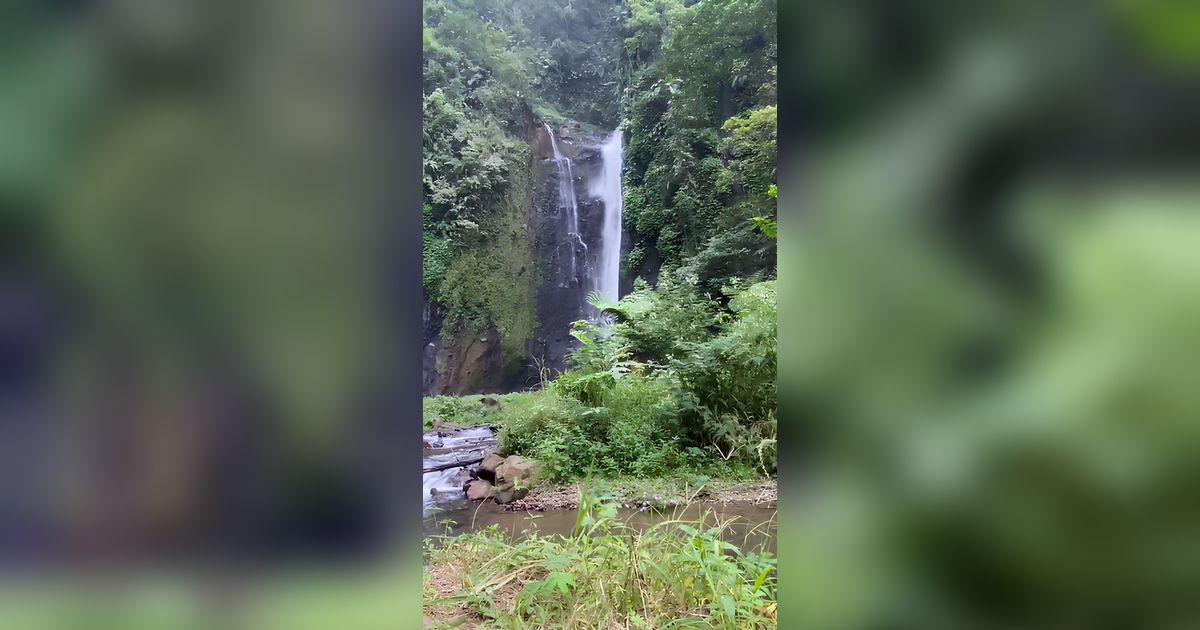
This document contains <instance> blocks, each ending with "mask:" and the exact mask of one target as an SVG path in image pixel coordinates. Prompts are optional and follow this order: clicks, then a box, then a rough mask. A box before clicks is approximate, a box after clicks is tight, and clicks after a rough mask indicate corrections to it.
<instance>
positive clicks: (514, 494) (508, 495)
mask: <svg viewBox="0 0 1200 630" xmlns="http://www.w3.org/2000/svg"><path fill="white" fill-rule="evenodd" d="M528 494H529V488H527V487H525V486H521V487H517V485H516V484H515V483H512V482H509V483H506V484H504V485H501V486H496V488H495V492H493V493H492V496H494V497H495V499H496V503H501V504H503V503H512V502H513V501H516V500H517V499H524V498H525V496H526V495H528Z"/></svg>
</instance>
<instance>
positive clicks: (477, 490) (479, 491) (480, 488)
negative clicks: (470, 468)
mask: <svg viewBox="0 0 1200 630" xmlns="http://www.w3.org/2000/svg"><path fill="white" fill-rule="evenodd" d="M490 496H492V484H491V483H489V482H487V481H484V480H482V479H477V480H475V481H472V482H471V483H469V484H467V498H468V499H470V500H472V501H482V500H484V499H486V498H488V497H490Z"/></svg>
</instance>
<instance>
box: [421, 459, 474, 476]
mask: <svg viewBox="0 0 1200 630" xmlns="http://www.w3.org/2000/svg"><path fill="white" fill-rule="evenodd" d="M482 461H483V458H482V457H476V458H475V459H460V460H458V461H456V462H450V463H449V464H438V465H437V466H430V467H429V468H424V469H422V470H421V474H425V473H431V472H438V471H439V470H449V469H451V468H462V467H463V466H470V465H472V464H478V463H480V462H482Z"/></svg>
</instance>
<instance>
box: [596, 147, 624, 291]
mask: <svg viewBox="0 0 1200 630" xmlns="http://www.w3.org/2000/svg"><path fill="white" fill-rule="evenodd" d="M623 140H624V135H623V134H622V133H621V130H620V129H618V130H616V131H614V132H613V134H612V136H610V137H609V139H608V140H607V141H605V143H604V145H603V146H601V147H600V156H601V159H602V165H603V168H602V172H601V175H600V177H599V179H596V180H593V181H592V183H591V186H590V190H589V191H588V192H589V193H591V195H592V196H594V197H598V198H599V199H600V200H601V201H603V202H604V224H603V227H602V230H601V236H600V257H599V258H600V264H599V265H598V266H599V272H598V273H597V274H596V280H595V285H596V291H598V292H599V293H600V295H602V296H604V299H605V300H607V301H610V302H616V301H617V300H618V299H620V297H621V296H620V286H619V283H620V278H621V211H622V199H621V168H622V163H623V161H624V143H623Z"/></svg>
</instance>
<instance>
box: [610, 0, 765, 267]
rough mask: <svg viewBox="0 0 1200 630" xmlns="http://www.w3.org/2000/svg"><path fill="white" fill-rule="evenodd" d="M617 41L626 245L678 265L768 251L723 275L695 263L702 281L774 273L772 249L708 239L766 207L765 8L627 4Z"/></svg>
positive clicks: (747, 1)
mask: <svg viewBox="0 0 1200 630" xmlns="http://www.w3.org/2000/svg"><path fill="white" fill-rule="evenodd" d="M625 37H626V39H625V50H626V63H627V64H629V72H628V76H627V79H626V85H627V87H626V90H625V98H624V101H623V111H624V113H625V119H626V130H627V132H628V133H627V136H628V138H629V142H628V146H627V148H626V165H627V173H626V187H625V217H626V225H628V226H630V227H631V228H632V231H633V232H634V237H635V242H636V243H635V248H638V249H642V250H644V248H647V247H654V248H655V249H657V251H658V253H659V254H660V256H661V258H662V260H663V262H664V264H667V265H670V266H676V267H678V266H683V265H687V264H689V263H690V262H691V259H692V258H693V257H695V256H697V255H698V254H700V253H701V252H704V251H705V250H706V249H709V248H712V249H713V250H714V251H713V252H710V253H709V255H708V257H709V258H729V256H730V255H731V254H734V253H736V254H737V255H739V256H740V257H741V258H742V259H745V258H746V257H747V256H748V255H749V254H750V252H752V251H754V252H759V253H769V255H768V256H764V257H762V259H761V260H760V261H758V262H756V263H754V264H748V263H747V262H746V261H745V260H743V261H742V262H740V263H738V265H736V266H738V267H741V268H748V269H745V270H744V271H740V272H738V271H730V272H729V273H727V274H726V275H725V276H723V277H717V276H709V275H707V273H708V267H709V266H712V265H709V264H707V263H704V264H699V265H693V271H694V272H700V275H699V276H698V277H699V280H700V281H701V282H702V283H704V284H705V285H706V288H711V287H714V286H720V285H721V284H722V283H723V282H725V281H726V280H728V279H729V278H731V277H733V276H735V275H739V273H740V275H745V276H749V275H752V274H754V273H758V274H759V275H760V276H762V277H770V276H772V275H773V269H774V264H775V263H774V250H773V249H770V248H765V249H764V248H763V247H762V246H761V245H759V246H752V247H748V246H746V245H745V244H739V245H737V246H736V247H733V248H731V247H730V244H729V243H721V244H717V245H715V247H714V246H713V243H712V241H713V240H714V239H716V238H719V237H721V236H722V235H723V234H725V233H726V232H728V231H729V230H731V229H736V228H737V227H739V226H740V225H741V224H742V223H743V222H744V221H745V220H746V219H748V218H749V217H750V216H774V214H775V196H774V193H773V192H772V191H773V190H774V189H773V186H774V181H775V161H776V157H775V156H776V149H775V138H776V131H775V127H776V116H777V114H776V108H775V104H774V102H775V74H776V72H775V63H776V62H775V58H776V54H777V53H776V43H775V42H776V35H775V3H774V2H768V1H765V0H738V1H733V2H700V3H695V4H691V5H690V6H687V7H684V6H683V5H682V4H681V3H678V2H669V1H661V0H643V1H639V2H633V3H630V11H629V15H628V18H627V20H626V24H625ZM658 41H661V45H659V43H658ZM629 266H630V267H632V266H633V265H632V264H630V265H629ZM720 266H721V265H716V267H720ZM749 267H752V268H749ZM713 271H714V273H720V269H718V268H714V269H713Z"/></svg>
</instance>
